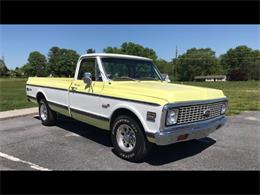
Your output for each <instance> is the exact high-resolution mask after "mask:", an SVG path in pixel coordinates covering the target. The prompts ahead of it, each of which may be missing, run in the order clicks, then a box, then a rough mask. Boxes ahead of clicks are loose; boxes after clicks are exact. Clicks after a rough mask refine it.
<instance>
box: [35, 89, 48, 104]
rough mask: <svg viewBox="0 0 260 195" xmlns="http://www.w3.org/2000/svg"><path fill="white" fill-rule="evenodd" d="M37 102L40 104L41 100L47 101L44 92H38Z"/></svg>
mask: <svg viewBox="0 0 260 195" xmlns="http://www.w3.org/2000/svg"><path fill="white" fill-rule="evenodd" d="M36 99H37V102H38V103H39V102H40V100H41V99H46V98H45V96H44V95H43V93H42V92H38V93H37V95H36Z"/></svg>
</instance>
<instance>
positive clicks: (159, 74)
mask: <svg viewBox="0 0 260 195" xmlns="http://www.w3.org/2000/svg"><path fill="white" fill-rule="evenodd" d="M103 58H112V59H113V58H117V59H129V60H140V61H147V62H152V66H153V68H154V69H155V74H156V75H157V76H158V77H159V80H158V81H163V79H162V78H163V77H162V75H161V73H160V71H159V69H158V68H157V66H156V65H155V64H154V63H153V60H151V59H147V60H146V59H138V58H136V59H134V58H124V57H119V56H117V57H113V56H102V57H101V56H100V62H101V66H102V69H103V71H104V74H105V77H106V78H107V80H109V81H122V80H112V79H110V78H108V77H107V73H106V69H105V68H104V66H103ZM133 79H134V80H135V81H156V80H139V79H135V78H133ZM134 80H131V81H134Z"/></svg>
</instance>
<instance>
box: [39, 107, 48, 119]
mask: <svg viewBox="0 0 260 195" xmlns="http://www.w3.org/2000/svg"><path fill="white" fill-rule="evenodd" d="M40 116H41V119H42V120H44V121H45V120H46V119H47V107H46V105H45V104H41V107H40Z"/></svg>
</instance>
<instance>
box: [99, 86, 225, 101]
mask: <svg viewBox="0 0 260 195" xmlns="http://www.w3.org/2000/svg"><path fill="white" fill-rule="evenodd" d="M106 89H107V90H106ZM104 92H105V93H106V92H107V93H109V94H110V93H112V94H114V95H116V94H118V95H120V96H121V97H124V98H129V99H133V98H134V99H136V100H142V101H149V102H150V101H155V102H154V103H159V104H161V105H163V104H166V103H175V102H183V101H197V100H212V99H218V98H224V97H225V96H224V94H223V92H222V91H221V90H217V89H210V88H204V87H194V86H189V85H182V84H172V83H167V82H161V81H114V82H111V84H110V85H108V88H106V87H105V90H104Z"/></svg>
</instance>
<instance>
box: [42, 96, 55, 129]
mask: <svg viewBox="0 0 260 195" xmlns="http://www.w3.org/2000/svg"><path fill="white" fill-rule="evenodd" d="M43 104H44V105H45V106H46V109H47V118H46V119H45V120H44V119H42V117H41V111H40V110H41V106H42V105H43ZM39 117H40V119H41V122H42V124H43V125H45V126H51V125H54V124H55V113H54V112H53V111H52V110H51V109H50V107H49V106H48V104H47V102H46V100H44V99H42V100H40V102H39Z"/></svg>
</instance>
